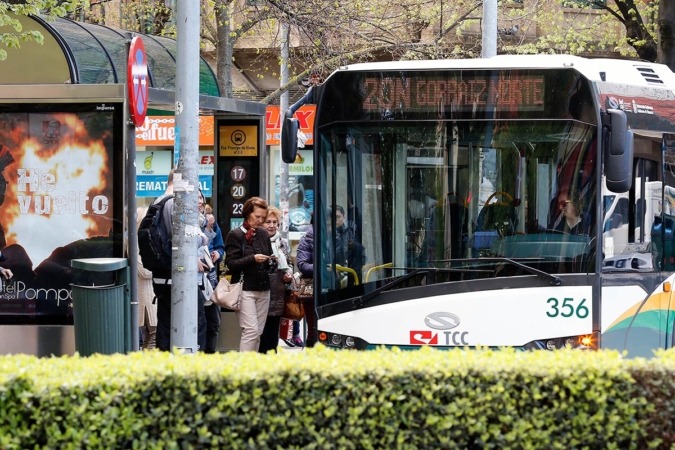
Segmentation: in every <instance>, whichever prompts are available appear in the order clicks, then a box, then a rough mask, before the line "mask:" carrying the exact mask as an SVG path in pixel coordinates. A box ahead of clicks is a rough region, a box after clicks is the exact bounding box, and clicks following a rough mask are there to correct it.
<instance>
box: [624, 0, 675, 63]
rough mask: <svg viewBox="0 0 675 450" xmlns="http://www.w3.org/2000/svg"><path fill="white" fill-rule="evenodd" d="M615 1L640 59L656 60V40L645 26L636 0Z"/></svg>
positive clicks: (629, 39) (627, 35)
mask: <svg viewBox="0 0 675 450" xmlns="http://www.w3.org/2000/svg"><path fill="white" fill-rule="evenodd" d="M663 1H669V0H662V2H663ZM615 2H616V7H617V9H618V10H619V13H620V15H621V18H622V20H623V23H624V26H625V27H626V38H627V39H628V43H629V44H630V45H631V46H632V47H633V48H634V49H635V51H636V52H637V54H638V56H639V57H640V59H643V60H645V61H651V62H655V61H656V58H657V56H658V55H657V50H658V49H657V45H656V40H655V39H654V36H652V35H651V34H650V33H649V31H648V30H647V28H646V27H645V23H644V20H642V16H641V15H640V12H639V11H638V9H637V6H636V5H635V1H634V0H615Z"/></svg>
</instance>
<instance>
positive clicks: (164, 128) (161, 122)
mask: <svg viewBox="0 0 675 450" xmlns="http://www.w3.org/2000/svg"><path fill="white" fill-rule="evenodd" d="M315 116H316V105H304V106H302V107H301V108H300V109H298V110H297V111H296V113H295V115H294V117H295V118H297V119H298V121H299V122H300V131H302V132H303V133H305V135H307V138H308V139H307V142H306V145H312V144H313V143H314V117H315ZM175 125H176V123H175V119H174V117H173V116H147V117H146V118H145V122H144V123H143V126H142V127H137V128H136V145H137V146H139V147H163V146H166V147H173V145H174V139H175V137H176V131H175ZM280 138H281V115H280V114H279V106H277V105H270V106H268V107H267V110H266V112H265V144H266V145H279V139H280ZM214 143H215V140H214V123H213V116H200V117H199V145H200V146H212V145H214Z"/></svg>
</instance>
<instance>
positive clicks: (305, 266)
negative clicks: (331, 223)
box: [295, 227, 314, 278]
mask: <svg viewBox="0 0 675 450" xmlns="http://www.w3.org/2000/svg"><path fill="white" fill-rule="evenodd" d="M295 262H296V264H297V265H298V270H299V271H300V273H301V274H302V276H303V277H304V278H312V277H313V276H314V229H313V228H312V227H310V228H308V229H307V232H306V233H305V234H304V235H303V236H302V237H301V238H300V242H299V243H298V248H297V250H296V256H295Z"/></svg>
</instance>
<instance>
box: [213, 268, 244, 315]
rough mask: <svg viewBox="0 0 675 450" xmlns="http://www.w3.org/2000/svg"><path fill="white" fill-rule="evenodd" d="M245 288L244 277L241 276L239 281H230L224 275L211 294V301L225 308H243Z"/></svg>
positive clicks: (234, 309) (236, 309)
mask: <svg viewBox="0 0 675 450" xmlns="http://www.w3.org/2000/svg"><path fill="white" fill-rule="evenodd" d="M243 288H244V277H243V276H242V277H241V280H239V282H238V283H234V284H232V283H230V282H229V281H227V278H225V277H222V278H221V279H220V281H218V286H216V288H215V289H214V290H213V293H212V294H211V301H212V302H213V303H215V304H216V305H218V306H221V307H223V308H227V309H231V310H232V311H239V310H240V309H241V291H242V290H243Z"/></svg>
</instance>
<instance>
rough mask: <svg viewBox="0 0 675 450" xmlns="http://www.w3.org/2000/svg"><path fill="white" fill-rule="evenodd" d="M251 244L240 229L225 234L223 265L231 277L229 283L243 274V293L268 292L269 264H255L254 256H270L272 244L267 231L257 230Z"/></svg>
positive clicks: (237, 279) (235, 280) (234, 281)
mask: <svg viewBox="0 0 675 450" xmlns="http://www.w3.org/2000/svg"><path fill="white" fill-rule="evenodd" d="M252 244H253V245H251V244H249V243H248V242H247V241H246V238H245V237H244V232H243V231H242V230H241V228H235V229H233V230H231V231H230V232H229V233H227V237H226V238H225V255H226V256H225V264H226V265H227V268H228V270H229V271H230V274H231V275H232V278H231V282H232V283H236V282H238V281H239V279H240V278H241V274H242V273H243V274H244V290H245V291H269V290H270V264H269V262H267V261H266V262H264V263H257V262H255V256H254V255H255V254H258V253H261V254H263V255H268V256H271V255H272V243H271V242H270V237H269V235H268V234H267V231H265V230H264V229H262V228H261V229H258V230H257V231H256V233H255V235H254V236H253V239H252ZM274 268H276V267H274Z"/></svg>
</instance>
